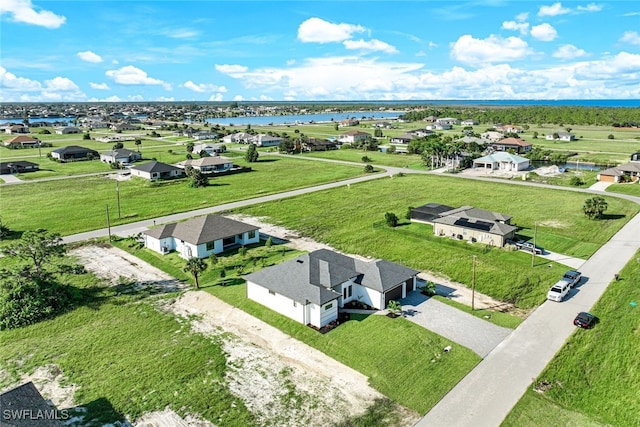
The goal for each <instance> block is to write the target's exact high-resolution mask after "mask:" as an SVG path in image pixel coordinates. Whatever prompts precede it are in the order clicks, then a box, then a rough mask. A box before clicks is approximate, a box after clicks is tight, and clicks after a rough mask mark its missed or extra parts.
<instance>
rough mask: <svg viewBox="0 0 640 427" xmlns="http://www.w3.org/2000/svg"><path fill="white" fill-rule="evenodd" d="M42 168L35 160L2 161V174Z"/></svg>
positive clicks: (0, 164)
mask: <svg viewBox="0 0 640 427" xmlns="http://www.w3.org/2000/svg"><path fill="white" fill-rule="evenodd" d="M39 169H40V165H39V164H37V163H33V162H27V161H23V160H17V161H12V162H0V174H14V173H24V172H34V171H37V170H39Z"/></svg>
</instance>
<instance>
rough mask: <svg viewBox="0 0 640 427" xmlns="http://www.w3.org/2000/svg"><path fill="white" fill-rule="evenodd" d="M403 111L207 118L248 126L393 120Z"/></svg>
mask: <svg viewBox="0 0 640 427" xmlns="http://www.w3.org/2000/svg"><path fill="white" fill-rule="evenodd" d="M403 113H404V112H403V111H355V112H348V113H320V114H295V115H289V116H250V117H244V116H243V117H225V118H211V119H206V121H207V122H208V123H211V124H218V125H222V126H231V125H235V126H246V125H258V126H267V125H270V124H273V125H283V124H292V125H293V124H303V123H309V122H314V123H326V122H331V121H334V122H339V121H341V120H346V119H349V118H352V117H355V118H356V119H358V120H362V118H363V117H364V118H366V119H367V120H391V119H397V118H398V117H399V116H401V115H402V114H403Z"/></svg>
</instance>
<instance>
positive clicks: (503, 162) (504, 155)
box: [473, 151, 530, 172]
mask: <svg viewBox="0 0 640 427" xmlns="http://www.w3.org/2000/svg"><path fill="white" fill-rule="evenodd" d="M529 165H530V161H529V159H527V158H526V157H520V156H516V155H515V154H511V153H509V152H506V151H498V152H495V153H493V154H489V155H488V156H484V157H480V158H478V159H474V161H473V168H474V169H477V168H483V169H486V170H490V171H494V170H499V171H508V172H515V171H522V170H527V169H528V168H529Z"/></svg>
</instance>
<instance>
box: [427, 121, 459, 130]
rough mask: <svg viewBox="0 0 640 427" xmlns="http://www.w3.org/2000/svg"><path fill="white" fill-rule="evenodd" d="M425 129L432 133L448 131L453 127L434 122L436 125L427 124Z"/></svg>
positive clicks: (444, 123)
mask: <svg viewBox="0 0 640 427" xmlns="http://www.w3.org/2000/svg"><path fill="white" fill-rule="evenodd" d="M426 129H427V130H431V131H433V130H449V129H453V126H452V125H451V124H449V123H446V122H442V123H439V122H436V123H431V124H428V125H427V126H426Z"/></svg>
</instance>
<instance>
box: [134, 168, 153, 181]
mask: <svg viewBox="0 0 640 427" xmlns="http://www.w3.org/2000/svg"><path fill="white" fill-rule="evenodd" d="M131 175H132V176H138V177H140V178H144V179H151V173H149V172H145V171H141V170H139V169H131Z"/></svg>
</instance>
